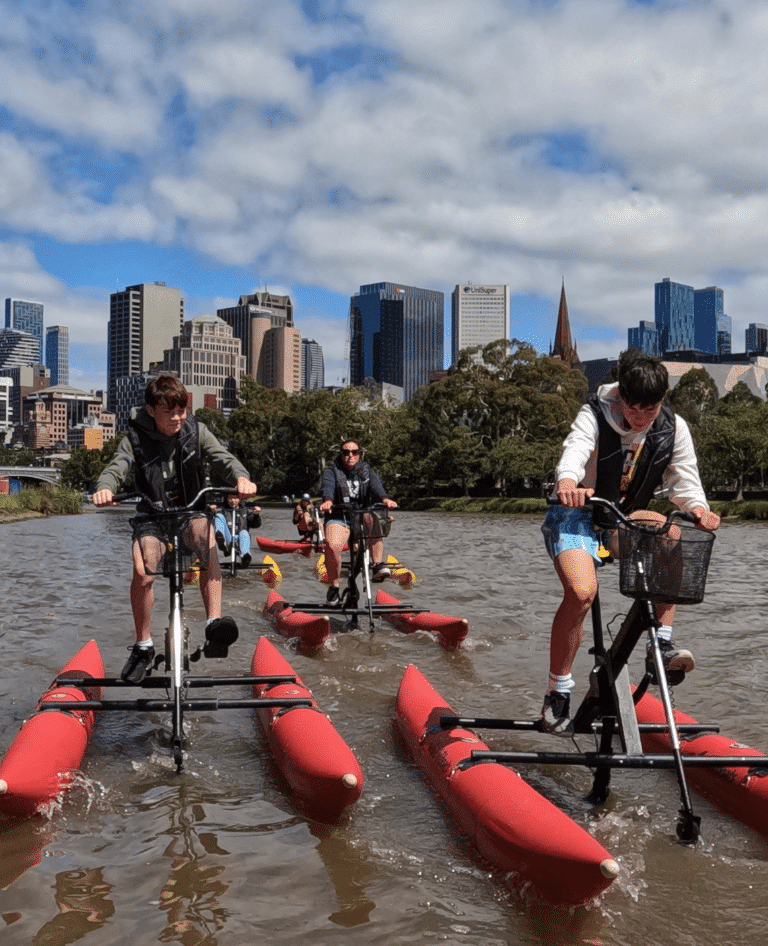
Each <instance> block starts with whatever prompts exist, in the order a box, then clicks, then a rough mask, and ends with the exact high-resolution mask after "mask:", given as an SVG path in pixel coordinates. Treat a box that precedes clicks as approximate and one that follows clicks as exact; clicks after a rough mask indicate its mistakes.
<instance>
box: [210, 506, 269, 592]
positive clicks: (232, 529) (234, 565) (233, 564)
mask: <svg viewBox="0 0 768 946" xmlns="http://www.w3.org/2000/svg"><path fill="white" fill-rule="evenodd" d="M255 502H256V500H253V501H252V502H250V503H248V502H243V503H242V504H241V505H242V506H243V507H248V506H252V505H254V503H255ZM216 512H217V513H219V515H222V516H224V520H225V521H226V523H227V528H228V529H229V537H230V538H229V551H228V552H227V551H225V550H224V549H222V551H223V552H224V558H223V559H222V562H221V564H222V569H221V574H222V577H225V576H226V577H227V578H236V577H237V573H238V571H241V570H243V569H246V570H247V569H258V570H259V571H261V572H264V571H269V570H270V569H272V566H273V565H274V562H273V561H272V560H270V561H269V562H266V559H265V561H264V562H262V563H261V564H254V563H252V562H251V555H250V552H249V553H248V556H247V558H246V560H245V561H243V557H242V556H241V555H240V552H239V551H238V550H239V547H240V544H239V542H238V541H237V535H238V530H237V507H235V506H228V505H225V506H224V507H223V508H221V509H217V510H216ZM257 528H258V523H257ZM220 548H221V546H220ZM265 563H266V564H265ZM262 579H263V580H266V579H264V576H263V575H262ZM272 580H274V576H272V578H271V579H270V582H268V583H271V581H272Z"/></svg>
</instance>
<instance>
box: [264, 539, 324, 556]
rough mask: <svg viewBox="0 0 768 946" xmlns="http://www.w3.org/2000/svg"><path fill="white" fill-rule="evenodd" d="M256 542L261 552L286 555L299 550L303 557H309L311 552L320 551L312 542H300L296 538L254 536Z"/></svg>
mask: <svg viewBox="0 0 768 946" xmlns="http://www.w3.org/2000/svg"><path fill="white" fill-rule="evenodd" d="M256 542H257V544H258V546H259V548H260V549H261V551H262V552H269V554H270V555H286V554H289V553H291V552H299V553H300V554H301V555H303V556H304V557H305V558H309V556H310V555H311V554H312V552H318V551H321V549H319V548H317V547H316V546H315V545H314V544H313V543H312V542H300V541H299V540H298V539H296V540H290V539H268V538H265V537H264V536H263V535H258V536H256Z"/></svg>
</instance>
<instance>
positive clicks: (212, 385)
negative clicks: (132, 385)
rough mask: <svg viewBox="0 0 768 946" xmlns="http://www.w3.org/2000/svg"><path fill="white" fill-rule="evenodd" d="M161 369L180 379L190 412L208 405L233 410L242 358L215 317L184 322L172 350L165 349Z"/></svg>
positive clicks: (235, 342) (237, 344)
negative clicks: (188, 402)
mask: <svg viewBox="0 0 768 946" xmlns="http://www.w3.org/2000/svg"><path fill="white" fill-rule="evenodd" d="M162 369H163V370H164V371H169V372H171V373H173V374H176V375H177V376H178V377H179V378H180V379H181V383H182V384H183V385H184V387H185V388H186V389H187V391H188V392H189V394H190V395H191V396H192V403H191V405H190V407H191V409H192V410H193V411H194V410H197V408H198V407H205V406H209V405H210V406H211V407H213V409H214V410H218V411H224V412H226V413H229V412H230V411H231V410H234V408H235V407H237V392H238V390H239V389H240V380H241V378H242V376H243V373H244V372H245V356H244V355H242V354H241V347H240V339H239V338H235V336H234V335H233V334H232V328H231V327H230V326H229V325H227V323H226V322H224V321H223V320H222V319H220V318H219V317H218V316H216V315H199V316H198V317H197V318H195V319H192V320H191V321H189V322H185V323H184V327H183V328H182V330H181V335H179V336H177V337H176V338H174V340H173V348H170V349H166V352H165V357H164V358H163V364H162ZM206 395H210V396H209V397H206Z"/></svg>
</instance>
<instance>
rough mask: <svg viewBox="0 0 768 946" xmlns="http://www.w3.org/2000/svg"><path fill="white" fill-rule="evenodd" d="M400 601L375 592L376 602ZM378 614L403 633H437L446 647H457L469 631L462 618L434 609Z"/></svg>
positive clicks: (383, 593) (392, 603)
mask: <svg viewBox="0 0 768 946" xmlns="http://www.w3.org/2000/svg"><path fill="white" fill-rule="evenodd" d="M400 603H401V602H400V601H398V599H397V598H395V597H394V596H393V595H390V594H387V592H386V591H382V590H381V589H379V590H378V591H377V592H376V604H385V605H398V604H400ZM379 616H380V617H382V618H383V619H384V620H385V621H387V622H388V623H389V624H391V625H392V626H393V627H396V628H397V629H398V631H402V632H403V633H404V634H412V633H413V632H414V631H432V632H433V633H434V634H437V636H438V638H439V639H440V643H441V644H444V645H445V646H446V647H457V646H458V645H459V644H460V643H461V642H462V641H463V640H464V638H465V637H466V636H467V634H468V633H469V624H468V623H467V621H466V620H465V619H464V618H454V617H450V616H449V615H447V614H437V613H436V612H434V611H422V612H420V613H418V612H417V613H414V614H411V613H404V614H396V613H394V612H392V613H390V614H387V613H386V612H381V614H380V615H379Z"/></svg>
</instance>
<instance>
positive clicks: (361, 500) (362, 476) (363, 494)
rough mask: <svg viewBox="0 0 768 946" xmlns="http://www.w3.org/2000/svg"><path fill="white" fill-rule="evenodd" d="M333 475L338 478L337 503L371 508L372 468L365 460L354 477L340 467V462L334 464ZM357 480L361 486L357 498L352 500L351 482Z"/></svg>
mask: <svg viewBox="0 0 768 946" xmlns="http://www.w3.org/2000/svg"><path fill="white" fill-rule="evenodd" d="M333 475H334V477H335V478H336V496H335V500H336V502H337V503H344V505H353V506H370V504H371V468H370V467H369V466H368V464H367V463H365V462H364V461H363V460H360V462H359V463H358V464H357V466H356V467H355V469H354V472H353V474H352V477H347V474H346V473H345V471H344V470H342V469H341V468H340V467H339V466H338V462H336V463H334V464H333ZM350 479H357V481H358V483H359V484H360V488H359V490H358V494H357V496H355V497H354V498H352V496H351V494H350V491H349V480H350Z"/></svg>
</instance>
